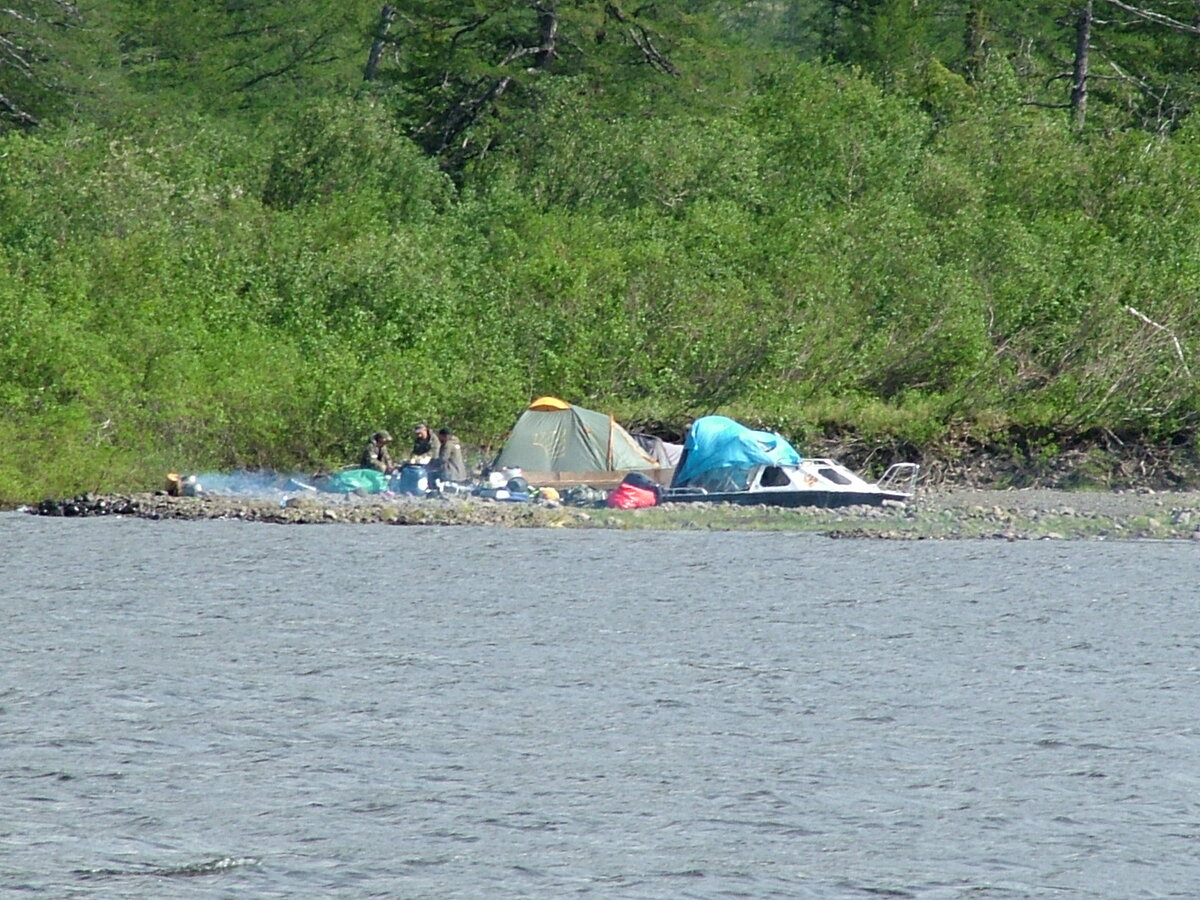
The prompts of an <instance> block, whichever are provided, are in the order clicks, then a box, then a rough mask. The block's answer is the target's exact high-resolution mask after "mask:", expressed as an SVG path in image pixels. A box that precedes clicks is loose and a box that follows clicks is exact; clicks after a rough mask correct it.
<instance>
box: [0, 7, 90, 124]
mask: <svg viewBox="0 0 1200 900" xmlns="http://www.w3.org/2000/svg"><path fill="white" fill-rule="evenodd" d="M87 25H88V22H86V21H85V19H84V16H83V14H82V13H81V12H80V10H79V7H78V5H77V4H75V3H70V2H67V0H12V5H11V6H0V131H3V130H6V129H9V128H22V129H28V128H33V127H36V126H37V125H40V124H42V122H43V121H44V120H45V119H46V118H47V117H48V116H50V115H53V113H54V112H55V111H57V110H59V109H62V108H64V107H66V106H67V105H68V104H69V103H70V102H71V100H72V98H73V97H76V98H77V97H79V96H80V95H81V94H82V93H83V91H84V89H85V87H84V85H85V79H86V76H87V74H88V71H89V70H90V69H92V68H93V67H94V66H95V65H96V63H97V60H95V59H94V58H92V59H89V58H88V57H87V55H86V54H85V52H84V50H85V47H86V38H87V30H86V28H87Z"/></svg>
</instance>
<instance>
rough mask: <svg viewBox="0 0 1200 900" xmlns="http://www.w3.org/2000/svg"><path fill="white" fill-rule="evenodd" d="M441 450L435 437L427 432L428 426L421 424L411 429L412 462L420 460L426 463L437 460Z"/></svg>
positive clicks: (430, 432)
mask: <svg viewBox="0 0 1200 900" xmlns="http://www.w3.org/2000/svg"><path fill="white" fill-rule="evenodd" d="M441 449H442V445H441V443H440V442H439V441H438V439H437V435H436V434H434V433H433V432H432V431H430V430H429V426H428V425H426V424H425V423H423V422H422V423H421V424H420V425H418V426H417V427H416V428H414V429H413V447H412V457H413V459H414V460H417V459H422V458H424V459H426V460H427V461H428V460H434V459H437V458H438V453H439V451H440V450H441Z"/></svg>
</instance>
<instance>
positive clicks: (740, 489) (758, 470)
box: [662, 458, 921, 509]
mask: <svg viewBox="0 0 1200 900" xmlns="http://www.w3.org/2000/svg"><path fill="white" fill-rule="evenodd" d="M920 471H921V467H920V466H919V465H917V464H916V463H910V462H900V463H893V464H892V465H891V466H889V467H888V469H887V471H886V472H884V473H883V477H881V478H880V479H879V480H878V481H873V482H872V481H867V480H865V479H864V478H862V477H861V476H859V475H857V474H855V473H854V472H852V471H851V470H850V469H847V468H846V467H845V466H843V465H842V464H841V463H839V462H836V461H834V460H832V459H816V458H814V459H801V460H800V463H799V464H798V465H768V464H760V465H755V466H752V467H750V468H748V469H732V468H728V469H716V470H713V471H711V472H707V473H705V475H704V476H703V478H702V479H700V481H699V483H695V482H693V483H691V484H688V485H686V486H682V487H671V488H668V489H667V490H665V491H663V494H662V502H663V503H738V504H743V505H749V506H789V507H797V506H815V507H821V508H827V509H828V508H835V507H843V506H885V505H891V504H903V503H906V502H908V501H909V500H910V499H911V498H912V495H913V491H914V490H915V488H916V483H917V476H918V475H919V474H920Z"/></svg>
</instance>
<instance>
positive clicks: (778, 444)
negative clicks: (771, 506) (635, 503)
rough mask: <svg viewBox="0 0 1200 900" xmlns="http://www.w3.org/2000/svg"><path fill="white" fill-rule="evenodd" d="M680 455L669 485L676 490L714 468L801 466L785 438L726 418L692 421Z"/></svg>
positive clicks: (797, 456) (798, 456)
mask: <svg viewBox="0 0 1200 900" xmlns="http://www.w3.org/2000/svg"><path fill="white" fill-rule="evenodd" d="M683 453H684V457H683V460H682V461H681V463H680V465H679V468H677V469H676V470H675V477H674V479H673V480H672V482H671V484H672V485H673V486H675V487H682V486H684V485H686V484H689V483H691V482H692V481H694V480H696V479H697V478H699V477H700V476H701V475H703V474H704V473H705V472H711V471H713V470H714V469H749V468H752V467H753V466H757V465H768V466H798V465H800V454H799V453H797V452H796V450H795V448H793V447H792V445H791V444H789V443H788V442H787V440H786V439H784V438H782V437H780V436H779V435H777V434H775V433H774V432H772V431H754V430H753V429H750V428H747V427H746V426H745V425H742V424H740V423H738V422H735V421H734V420H733V419H729V418H726V417H725V416H703V417H701V418H699V419H697V420H696V421H695V422H693V423H692V427H691V430H690V431H689V432H688V436H687V440H686V441H684V444H683Z"/></svg>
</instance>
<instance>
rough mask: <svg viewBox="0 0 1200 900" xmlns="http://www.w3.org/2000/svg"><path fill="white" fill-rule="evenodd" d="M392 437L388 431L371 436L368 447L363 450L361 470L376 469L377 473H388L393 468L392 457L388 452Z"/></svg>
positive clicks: (360, 463)
mask: <svg viewBox="0 0 1200 900" xmlns="http://www.w3.org/2000/svg"><path fill="white" fill-rule="evenodd" d="M391 439H392V436H391V435H390V434H388V433H387V432H386V431H377V432H375V433H374V434H373V435H371V439H370V440H369V441H368V442H367V446H366V447H365V448H364V449H363V452H362V459H361V461H360V462H359V465H360V467H361V468H364V469H374V470H375V471H376V472H388V471H391V468H392V455H391V453H389V452H388V448H387V445H388V442H389V441H391Z"/></svg>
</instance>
